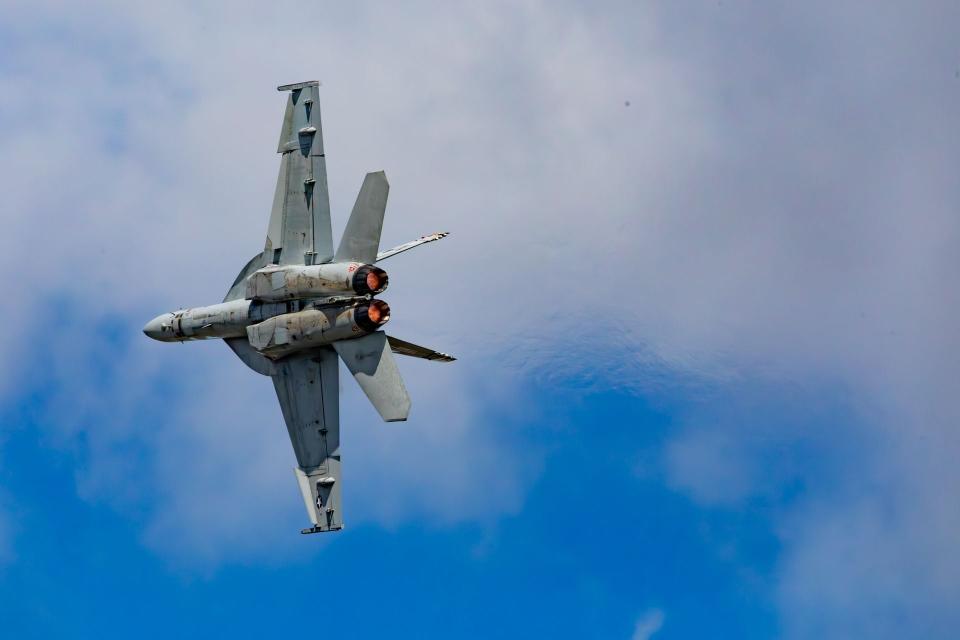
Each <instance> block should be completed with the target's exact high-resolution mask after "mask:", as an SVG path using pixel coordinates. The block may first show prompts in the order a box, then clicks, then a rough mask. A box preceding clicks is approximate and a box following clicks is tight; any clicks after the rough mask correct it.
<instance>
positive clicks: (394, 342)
mask: <svg viewBox="0 0 960 640" xmlns="http://www.w3.org/2000/svg"><path fill="white" fill-rule="evenodd" d="M387 340H388V341H389V342H390V349H391V350H392V351H393V352H394V353H398V354H400V355H402V356H412V357H414V358H423V359H424V360H435V361H437V362H453V361H454V360H456V358H454V357H453V356H451V355H449V354H446V353H442V352H440V351H434V350H433V349H428V348H427V347H421V346H420V345H418V344H413V343H412V342H407V341H406V340H400V339H398V338H394V337H393V336H387Z"/></svg>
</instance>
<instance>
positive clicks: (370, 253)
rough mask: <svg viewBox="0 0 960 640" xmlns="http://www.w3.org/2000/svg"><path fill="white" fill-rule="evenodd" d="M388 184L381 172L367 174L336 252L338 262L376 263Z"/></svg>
mask: <svg viewBox="0 0 960 640" xmlns="http://www.w3.org/2000/svg"><path fill="white" fill-rule="evenodd" d="M388 195H390V183H389V182H387V175H386V174H385V173H384V172H383V171H377V172H376V173H368V174H367V176H366V177H365V178H364V179H363V185H362V186H361V187H360V193H358V194H357V201H356V203H354V205H353V211H351V212H350V219H349V220H347V227H346V228H345V229H344V230H343V237H342V238H340V246H339V247H338V248H337V256H336V260H337V262H350V261H356V262H376V260H377V249H378V248H379V247H380V232H381V231H382V230H383V214H384V212H385V211H386V209H387V196H388Z"/></svg>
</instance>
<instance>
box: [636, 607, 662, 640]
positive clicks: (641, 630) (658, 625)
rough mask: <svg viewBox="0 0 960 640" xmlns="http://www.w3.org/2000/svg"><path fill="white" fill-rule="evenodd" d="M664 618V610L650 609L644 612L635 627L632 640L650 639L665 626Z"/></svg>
mask: <svg viewBox="0 0 960 640" xmlns="http://www.w3.org/2000/svg"><path fill="white" fill-rule="evenodd" d="M663 619H664V616H663V611H661V610H660V609H649V610H647V611H645V612H643V614H642V615H641V616H640V618H639V619H637V624H636V625H635V626H634V628H633V635H632V636H630V638H631V640H650V638H652V637H653V636H654V635H656V633H657V632H658V631H660V629H662V628H663Z"/></svg>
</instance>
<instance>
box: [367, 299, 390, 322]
mask: <svg viewBox="0 0 960 640" xmlns="http://www.w3.org/2000/svg"><path fill="white" fill-rule="evenodd" d="M367 317H368V318H370V321H371V322H374V323H376V324H378V325H380V324H385V323H386V322H387V320H389V319H390V305H388V304H387V303H386V302H384V301H383V300H374V301H373V302H371V303H370V308H369V309H367Z"/></svg>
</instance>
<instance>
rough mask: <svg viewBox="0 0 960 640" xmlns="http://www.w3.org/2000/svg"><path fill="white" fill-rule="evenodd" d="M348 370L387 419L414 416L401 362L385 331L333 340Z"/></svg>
mask: <svg viewBox="0 0 960 640" xmlns="http://www.w3.org/2000/svg"><path fill="white" fill-rule="evenodd" d="M333 348H334V349H336V350H337V353H339V354H340V358H341V359H342V360H343V363H344V364H345V365H347V369H349V370H350V373H352V374H353V377H354V378H356V380H357V383H358V384H359V385H360V388H361V389H363V392H364V393H365V394H367V398H369V399H370V402H371V403H372V404H373V408H374V409H376V410H377V413H379V414H380V417H381V418H383V419H384V420H385V421H387V422H396V421H399V420H406V419H407V416H408V415H410V396H409V395H407V388H406V387H405V386H404V385H403V379H402V378H401V377H400V372H399V371H398V370H397V363H396V362H395V361H394V359H393V353H392V352H391V351H390V347H389V345H388V344H387V334H385V333H383V332H382V331H377V332H376V333H370V334H367V335H365V336H363V337H362V338H355V339H353V340H341V341H339V342H334V343H333Z"/></svg>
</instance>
